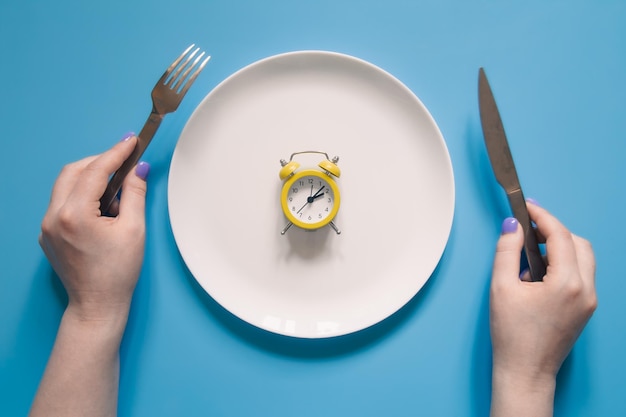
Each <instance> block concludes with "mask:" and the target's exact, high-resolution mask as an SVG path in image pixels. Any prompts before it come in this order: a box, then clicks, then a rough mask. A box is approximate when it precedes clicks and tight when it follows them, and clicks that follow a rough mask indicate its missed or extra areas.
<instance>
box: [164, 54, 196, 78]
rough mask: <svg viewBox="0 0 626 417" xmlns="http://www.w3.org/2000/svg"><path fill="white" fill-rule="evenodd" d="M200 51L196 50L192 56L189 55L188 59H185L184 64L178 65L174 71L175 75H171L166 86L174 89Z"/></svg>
mask: <svg viewBox="0 0 626 417" xmlns="http://www.w3.org/2000/svg"><path fill="white" fill-rule="evenodd" d="M199 50H200V48H196V49H195V50H194V51H193V52H192V53H191V54H189V56H188V57H187V59H185V61H183V63H181V64H180V65H178V67H177V68H176V69H175V70H174V73H173V74H172V75H170V77H169V79H168V80H167V81H166V84H167V85H168V86H169V87H170V88H172V86H173V85H174V83H175V82H176V80H177V79H178V78H179V77H180V74H181V73H182V72H183V70H184V69H185V68H186V67H187V66H188V65H189V63H190V62H191V60H192V59H193V57H194V56H195V55H196V54H197V53H198V51H199Z"/></svg>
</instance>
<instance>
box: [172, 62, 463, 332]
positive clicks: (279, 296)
mask: <svg viewBox="0 0 626 417" xmlns="http://www.w3.org/2000/svg"><path fill="white" fill-rule="evenodd" d="M303 150H320V151H324V152H327V153H328V154H329V156H331V157H332V156H335V155H338V156H339V157H340V160H339V164H338V165H339V167H340V168H341V170H342V175H341V178H340V179H339V180H338V184H339V187H340V190H341V198H342V200H341V209H340V210H339V214H338V215H337V217H336V221H335V223H336V224H337V226H338V227H339V228H340V229H341V231H342V233H341V234H340V235H337V234H335V232H334V231H333V230H332V229H331V228H330V227H328V226H326V227H324V228H322V229H320V230H318V231H315V232H306V231H303V230H301V229H298V228H297V227H295V226H294V227H292V228H291V229H290V230H289V231H288V232H287V234H286V235H284V236H281V234H280V231H281V230H282V229H283V228H284V226H285V224H286V220H285V218H284V215H283V214H282V212H281V208H280V203H279V194H280V189H281V185H282V184H281V181H280V180H279V178H278V171H279V169H280V167H281V166H280V163H279V160H280V159H288V158H289V156H290V155H291V153H293V152H297V151H303ZM307 158H308V159H307ZM319 160H320V158H319V156H317V157H315V156H314V157H310V156H309V157H307V156H303V157H302V158H299V161H300V162H301V163H302V164H303V166H307V165H312V166H315V165H316V164H317V162H319ZM168 200H169V213H170V220H171V224H172V230H173V233H174V237H175V239H176V243H177V245H178V248H179V250H180V253H181V255H182V257H183V259H184V261H185V263H186V264H187V266H188V268H189V270H190V271H191V273H192V274H193V276H194V277H195V279H196V280H197V281H198V282H199V283H200V285H201V286H202V287H203V288H204V289H205V290H206V291H207V292H208V293H209V294H210V295H211V297H213V298H214V299H215V300H216V301H217V302H218V303H220V304H221V305H222V306H223V307H224V308H226V309H227V310H229V311H230V312H231V313H233V314H234V315H236V316H238V317H239V318H241V319H243V320H245V321H247V322H248V323H251V324H253V325H255V326H258V327H260V328H263V329H266V330H268V331H271V332H275V333H279V334H283V335H288V336H295V337H301V338H323V337H331V336H339V335H343V334H347V333H351V332H355V331H358V330H361V329H364V328H366V327H368V326H371V325H373V324H375V323H377V322H379V321H381V320H383V319H385V318H386V317H388V316H390V315H391V314H393V313H394V312H396V311H397V310H398V309H400V308H401V307H402V306H403V305H405V304H406V303H407V302H408V301H409V300H410V299H411V298H412V297H413V296H414V295H415V294H416V293H417V292H418V291H419V290H420V288H421V287H422V286H423V285H424V283H425V282H426V281H427V280H428V278H429V277H430V275H431V274H432V272H433V270H434V269H435V267H436V265H437V263H438V262H439V259H440V257H441V255H442V253H443V250H444V248H445V245H446V242H447V240H448V236H449V233H450V228H451V226H452V217H453V213H454V178H453V173H452V165H451V163H450V157H449V155H448V150H447V148H446V145H445V142H444V140H443V137H442V135H441V133H440V131H439V129H438V127H437V125H436V124H435V122H434V120H433V119H432V117H431V116H430V114H429V113H428V110H427V109H426V108H425V107H424V105H423V104H422V103H421V102H420V101H419V99H418V98H417V97H416V96H415V95H414V94H413V93H412V92H411V91H410V90H409V89H408V88H407V87H406V86H404V85H403V84H402V83H401V82H400V81H398V80H397V79H396V78H394V77H393V76H392V75H390V74H388V73H387V72H385V71H383V70H381V69H380V68H378V67H376V66H374V65H372V64H370V63H367V62H365V61H362V60H360V59H357V58H353V57H350V56H346V55H342V54H337V53H331V52H321V51H302V52H292V53H287V54H282V55H277V56H273V57H270V58H266V59H263V60H261V61H258V62H256V63H254V64H252V65H249V66H247V67H245V68H243V69H242V70H240V71H238V72H236V73H235V74H233V75H232V76H230V77H229V78H227V79H226V80H225V81H223V82H222V83H221V84H219V85H218V86H217V87H216V88H215V89H214V90H213V91H212V92H211V93H210V94H209V95H207V97H206V98H205V99H204V100H203V101H202V102H201V103H200V105H199V106H198V108H197V109H196V110H195V111H194V113H193V114H192V116H191V118H190V119H189V121H188V122H187V125H186V126H185V128H184V130H183V132H182V134H181V137H180V139H179V141H178V144H177V146H176V150H175V152H174V155H173V158H172V163H171V167H170V174H169V184H168Z"/></svg>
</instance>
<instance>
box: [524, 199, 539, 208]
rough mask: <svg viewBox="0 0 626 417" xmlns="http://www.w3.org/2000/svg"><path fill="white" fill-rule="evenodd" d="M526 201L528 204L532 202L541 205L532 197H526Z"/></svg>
mask: <svg viewBox="0 0 626 417" xmlns="http://www.w3.org/2000/svg"><path fill="white" fill-rule="evenodd" d="M526 201H527V202H529V203H530V204H533V205H535V206H537V207H541V204H539V202H538V201H537V200H535V199H534V198H532V197H528V198H527V199H526Z"/></svg>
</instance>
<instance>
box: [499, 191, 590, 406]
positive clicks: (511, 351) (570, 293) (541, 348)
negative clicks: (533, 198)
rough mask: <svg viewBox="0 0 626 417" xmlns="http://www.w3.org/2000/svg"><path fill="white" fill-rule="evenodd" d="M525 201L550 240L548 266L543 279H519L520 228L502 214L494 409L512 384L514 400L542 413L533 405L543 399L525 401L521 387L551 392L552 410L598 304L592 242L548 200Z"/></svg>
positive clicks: (541, 233)
mask: <svg viewBox="0 0 626 417" xmlns="http://www.w3.org/2000/svg"><path fill="white" fill-rule="evenodd" d="M527 206H528V212H529V214H530V217H531V218H532V220H533V221H534V222H535V224H536V225H537V229H538V231H539V234H540V235H541V236H540V239H541V241H542V242H545V243H546V253H547V272H546V275H545V277H544V280H543V282H526V281H524V280H522V279H520V277H519V268H520V252H521V250H522V246H523V239H524V237H523V232H522V230H521V227H520V226H519V224H518V223H517V221H516V220H515V219H507V220H505V223H504V224H503V234H502V235H501V237H500V239H499V241H498V244H497V248H496V255H495V260H494V266H493V276H492V281H491V293H490V324H491V337H492V344H493V385H494V396H493V402H492V413H493V414H492V415H498V414H499V413H498V410H499V411H503V410H504V409H503V408H499V407H501V406H502V405H503V404H502V402H501V400H502V399H503V398H504V397H506V395H505V394H504V393H505V392H506V391H508V390H513V391H514V392H515V394H513V396H517V397H516V400H517V401H520V402H523V401H526V403H527V404H525V405H523V404H522V408H524V406H525V407H533V406H534V407H535V410H534V411H533V412H532V414H533V415H543V414H542V413H541V411H540V410H538V409H537V408H536V407H538V406H540V403H541V401H532V400H531V401H528V398H526V399H525V398H524V392H539V393H540V394H542V395H543V394H546V393H547V394H548V397H547V398H543V399H544V400H545V401H546V402H548V403H550V410H549V413H544V414H545V415H551V404H552V401H553V395H554V387H555V380H556V374H557V372H558V370H559V369H560V367H561V364H562V363H563V361H564V360H565V358H566V357H567V355H568V354H569V352H570V350H571V349H572V346H573V345H574V342H575V341H576V339H577V338H578V336H579V335H580V333H581V332H582V330H583V328H584V327H585V325H586V323H587V321H588V320H589V318H590V317H591V315H592V314H593V312H594V310H595V308H596V306H597V299H596V292H595V284H594V279H595V278H594V277H595V259H594V255H593V250H592V248H591V245H590V244H589V242H587V241H586V240H584V239H582V238H580V237H578V236H576V235H574V234H572V233H570V232H569V231H568V230H567V229H566V228H565V227H564V226H563V225H562V224H561V223H560V222H559V221H558V220H557V219H556V218H555V217H553V216H552V215H551V214H550V213H548V212H547V211H546V210H544V209H543V208H541V207H539V206H537V205H535V204H531V203H529V204H527ZM509 399H511V398H509ZM494 408H495V412H494ZM519 410H521V409H518V411H519ZM509 411H511V409H509ZM504 414H509V415H523V413H522V412H517V413H513V414H510V413H503V415H504Z"/></svg>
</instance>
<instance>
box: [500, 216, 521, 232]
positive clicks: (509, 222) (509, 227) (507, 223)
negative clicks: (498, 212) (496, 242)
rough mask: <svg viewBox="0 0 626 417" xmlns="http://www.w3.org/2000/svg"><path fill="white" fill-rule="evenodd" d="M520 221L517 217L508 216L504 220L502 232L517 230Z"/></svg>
mask: <svg viewBox="0 0 626 417" xmlns="http://www.w3.org/2000/svg"><path fill="white" fill-rule="evenodd" d="M518 224H519V222H518V221H517V219H516V218H515V217H507V218H506V219H504V221H503V222H502V234H503V235H504V234H507V233H513V232H515V231H516V230H517V225H518Z"/></svg>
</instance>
